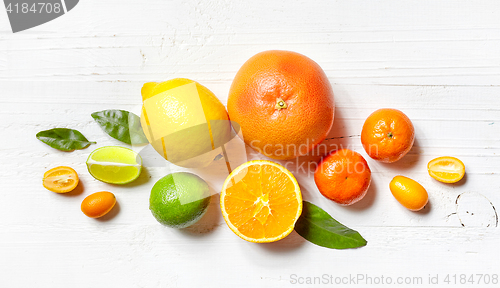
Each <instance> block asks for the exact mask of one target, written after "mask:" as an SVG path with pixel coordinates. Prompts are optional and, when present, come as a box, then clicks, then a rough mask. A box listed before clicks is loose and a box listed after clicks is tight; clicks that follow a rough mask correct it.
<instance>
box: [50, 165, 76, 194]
mask: <svg viewBox="0 0 500 288" xmlns="http://www.w3.org/2000/svg"><path fill="white" fill-rule="evenodd" d="M78 182H79V179H78V174H76V171H75V170H73V168H71V167H66V166H59V167H56V168H52V169H50V170H49V171H47V172H45V174H43V187H45V188H47V189H48V190H50V191H52V192H56V193H66V192H70V191H71V190H73V189H75V188H76V186H77V185H78Z"/></svg>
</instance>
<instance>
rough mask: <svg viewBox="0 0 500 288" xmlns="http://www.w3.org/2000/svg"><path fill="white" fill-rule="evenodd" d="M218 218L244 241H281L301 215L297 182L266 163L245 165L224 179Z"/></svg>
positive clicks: (288, 173) (300, 197)
mask: <svg viewBox="0 0 500 288" xmlns="http://www.w3.org/2000/svg"><path fill="white" fill-rule="evenodd" d="M220 205H221V210H222V216H223V217H224V220H225V221H226V223H227V225H228V226H229V228H230V229H231V230H232V231H233V232H234V233H235V234H236V235H238V236H239V237H241V238H242V239H244V240H247V241H250V242H255V243H265V242H274V241H277V240H280V239H283V238H285V237H286V236H287V235H288V234H290V233H291V232H292V230H293V228H294V227H295V222H296V221H297V219H298V218H299V216H300V213H302V194H301V193H300V188H299V184H298V183H297V180H296V179H295V177H294V176H293V175H292V173H291V172H290V171H288V170H287V169H286V168H285V167H283V166H281V165H279V164H277V163H274V162H271V161H267V160H255V161H250V162H246V163H244V164H242V165H240V166H239V167H238V168H236V169H235V170H234V171H233V172H232V173H231V174H230V175H229V176H228V177H227V179H226V181H225V182H224V185H223V187H222V192H221V195H220Z"/></svg>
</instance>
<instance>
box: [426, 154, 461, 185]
mask: <svg viewBox="0 0 500 288" xmlns="http://www.w3.org/2000/svg"><path fill="white" fill-rule="evenodd" d="M427 171H428V172H429V175H430V176H431V177H432V178H434V179H436V180H438V181H441V182H444V183H455V182H458V181H460V179H462V178H463V177H464V175H465V165H464V163H463V162H462V161H460V160H459V159H457V158H455V157H449V156H444V157H439V158H436V159H433V160H431V161H430V162H429V164H427Z"/></svg>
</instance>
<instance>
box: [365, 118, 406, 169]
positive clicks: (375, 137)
mask: <svg viewBox="0 0 500 288" xmlns="http://www.w3.org/2000/svg"><path fill="white" fill-rule="evenodd" d="M414 141H415V129H414V128H413V124H412V123H411V120H410V119H409V118H408V116H406V115H405V114H404V113H403V112H401V111H399V110H397V109H389V108H384V109H379V110H377V111H375V112H373V113H372V114H371V115H370V116H368V118H367V119H366V121H365V123H364V124H363V129H362V131H361V143H362V144H363V148H365V151H366V153H367V154H368V155H369V156H370V157H371V158H373V159H375V160H378V161H381V162H385V163H392V162H396V161H398V160H399V159H401V158H402V157H403V156H404V155H406V153H408V151H410V149H411V147H412V146H413V142H414Z"/></svg>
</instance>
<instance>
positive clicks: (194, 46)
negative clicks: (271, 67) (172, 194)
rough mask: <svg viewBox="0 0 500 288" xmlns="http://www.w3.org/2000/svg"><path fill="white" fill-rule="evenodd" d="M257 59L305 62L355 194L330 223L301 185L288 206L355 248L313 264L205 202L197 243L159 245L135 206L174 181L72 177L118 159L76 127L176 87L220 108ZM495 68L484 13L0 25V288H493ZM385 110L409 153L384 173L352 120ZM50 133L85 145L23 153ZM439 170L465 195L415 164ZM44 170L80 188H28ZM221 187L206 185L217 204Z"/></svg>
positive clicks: (321, 201) (95, 16) (381, 8)
mask: <svg viewBox="0 0 500 288" xmlns="http://www.w3.org/2000/svg"><path fill="white" fill-rule="evenodd" d="M269 49H283V50H292V51H296V52H299V53H302V54H304V55H306V56H308V57H310V58H312V59H313V60H315V61H316V62H317V63H319V64H320V65H321V66H322V67H323V69H324V70H325V72H326V74H327V75H328V77H329V79H330V81H331V83H332V86H333V89H334V92H335V102H336V105H337V109H336V115H335V124H334V128H333V130H332V132H331V133H330V137H340V136H352V137H346V138H339V139H333V140H329V141H330V142H329V143H330V144H332V145H333V144H341V145H344V146H349V147H350V148H352V149H354V150H356V151H358V152H360V153H362V155H364V156H365V157H366V158H367V160H368V163H369V165H370V167H371V169H372V172H373V180H372V186H371V189H370V191H369V194H368V195H367V196H366V198H365V199H363V200H362V201H361V202H359V203H358V204H356V205H354V206H352V207H347V208H346V207H340V206H338V205H336V204H335V203H333V202H331V201H329V200H327V199H325V198H323V197H322V196H321V195H320V194H319V192H318V190H317V188H316V186H315V184H314V181H313V179H312V178H311V175H308V174H307V173H301V172H300V171H295V175H296V177H297V178H298V180H299V182H300V184H301V186H302V187H303V190H304V191H303V194H304V199H305V200H308V201H311V202H313V203H315V204H316V205H319V206H321V207H322V208H324V209H325V210H326V211H327V212H328V213H330V214H331V215H332V216H333V217H334V218H336V219H337V220H339V221H340V222H342V223H344V224H345V225H347V226H349V227H351V228H353V229H356V230H357V231H359V232H360V233H361V234H362V235H363V236H364V237H365V238H366V239H367V241H368V245H367V246H366V247H363V248H360V249H354V250H329V249H326V248H322V247H318V246H315V245H313V244H311V243H309V242H307V241H305V240H303V239H302V238H301V237H300V236H299V235H298V234H297V233H295V232H293V233H292V234H291V235H290V236H288V237H287V238H285V239H284V240H282V241H278V242H276V243H272V244H253V243H248V242H245V241H243V240H241V239H240V238H238V237H237V236H236V235H234V234H233V233H232V232H231V231H230V230H229V229H228V227H227V226H226V224H225V223H224V220H223V219H222V217H221V215H220V209H219V207H218V195H214V196H213V197H214V199H212V200H213V201H212V204H211V206H210V210H209V212H208V214H207V215H206V216H205V217H204V218H203V219H202V221H201V222H200V223H199V224H197V225H195V227H192V228H189V229H186V230H182V231H181V230H175V229H170V228H167V227H163V226H161V225H160V224H159V223H157V222H156V220H155V219H154V218H153V216H152V215H151V213H150V211H149V209H148V204H149V202H148V201H149V192H150V189H151V187H152V186H153V184H154V183H155V182H156V180H158V179H159V178H161V177H162V176H164V175H166V174H167V173H168V171H171V170H172V169H173V168H172V167H170V168H166V167H161V165H156V164H155V163H156V162H155V161H154V159H153V158H154V157H151V158H147V157H145V159H144V161H145V168H146V169H145V170H146V171H145V172H144V173H143V174H142V175H141V177H140V179H139V180H138V181H137V182H135V183H133V184H130V185H125V186H111V185H107V184H105V183H101V182H99V181H97V180H95V179H94V178H93V177H92V176H90V175H89V174H88V172H87V169H86V167H85V160H86V158H87V156H88V154H89V153H90V152H91V151H92V150H93V149H95V148H97V147H101V146H107V145H121V146H126V145H125V144H122V143H120V142H118V141H116V140H114V139H112V138H110V137H109V136H107V135H106V134H105V133H104V132H103V131H102V130H101V129H100V127H99V126H98V124H97V123H95V122H94V121H93V119H92V118H91V117H90V114H91V113H92V112H95V111H100V110H105V109H125V110H129V111H134V112H139V109H140V105H141V96H140V88H141V87H142V84H143V83H144V82H148V81H162V80H167V79H171V78H175V77H187V78H190V79H193V80H196V81H199V82H200V83H202V84H203V85H205V86H207V87H208V88H209V89H211V90H212V91H213V92H214V93H215V94H216V95H217V96H218V97H219V99H220V100H221V101H222V103H224V104H225V103H226V101H227V94H228V90H229V87H230V84H231V81H232V78H233V76H234V75H235V73H236V71H237V70H238V68H239V67H240V66H241V65H242V64H243V62H244V61H246V60H247V59H248V58H249V57H250V56H252V55H254V54H255V53H257V52H260V51H264V50H269ZM499 52H500V3H499V2H498V1H496V0H489V1H465V0H461V1H457V0H453V1H452V0H449V1H430V0H418V1H416V0H415V1H385V0H379V1H359V0H354V1H274V0H273V1H269V0H266V1H262V0H256V1H229V0H206V1H180V0H177V1H164V0H150V1H123V0H121V1H118V0H108V1H96V0H86V1H80V3H79V4H78V6H77V7H75V8H74V9H73V10H72V11H70V12H69V13H68V14H67V15H64V16H62V17H60V18H57V19H55V20H54V21H51V22H49V23H46V24H43V25H41V26H38V27H35V28H33V29H30V30H26V31H24V32H19V33H16V34H13V33H12V31H11V30H10V26H9V22H8V18H7V14H6V13H4V12H0V93H1V94H0V95H1V96H0V97H1V98H0V103H1V104H0V105H1V106H0V107H1V108H0V128H1V133H2V136H1V139H2V145H1V146H0V159H1V161H0V286H1V287H294V286H308V285H305V284H303V285H299V284H300V283H301V282H304V283H306V282H307V281H308V280H311V281H314V280H315V281H316V285H309V287H312V286H320V287H329V286H337V287H340V286H341V285H336V283H335V282H336V281H344V282H345V281H348V285H343V286H356V287H373V286H374V284H372V285H369V283H370V282H369V281H370V279H367V278H368V277H371V279H372V280H371V281H372V282H373V283H377V282H379V283H380V282H381V281H384V282H383V283H388V279H389V278H390V281H391V282H392V285H388V284H379V285H377V287H379V286H380V287H384V286H394V283H397V282H401V281H402V282H403V284H401V285H399V287H402V286H404V287H406V286H412V285H409V284H408V283H414V284H419V285H414V287H426V286H429V277H433V279H432V281H435V280H438V281H439V285H430V286H432V287H442V286H448V287H499V286H500V284H498V282H496V283H497V284H496V285H495V284H493V283H495V282H494V279H495V277H498V276H494V275H498V274H500V252H499V251H500V249H499V248H498V245H499V240H500V229H499V228H498V227H497V223H496V221H497V220H496V218H495V217H496V215H495V211H494V210H493V208H492V205H493V206H498V205H500V177H499V173H500V157H499V156H500V155H499V154H500V53H499ZM383 107H392V108H397V109H400V110H402V111H403V112H405V113H406V114H407V115H408V116H409V117H410V119H412V121H413V124H414V126H415V129H416V142H415V146H414V147H413V149H412V150H411V151H410V153H409V154H408V155H407V156H406V157H404V158H403V159H402V160H401V161H399V162H397V163H394V164H390V165H386V164H380V163H377V162H375V161H374V160H372V159H370V158H369V157H368V156H366V153H365V152H364V150H363V149H362V147H361V143H360V137H359V134H360V131H361V126H362V124H363V121H364V119H366V117H367V116H368V115H369V114H370V113H371V112H372V111H374V110H376V109H378V108H383ZM53 127H68V128H73V129H77V130H79V131H81V132H82V133H83V134H84V135H85V136H87V138H88V139H89V140H92V141H97V144H96V145H92V146H91V147H89V148H87V149H85V150H81V151H75V152H71V153H64V152H60V151H57V150H55V149H52V148H50V147H48V146H46V145H45V144H43V143H41V142H40V141H38V140H37V139H36V138H35V134H36V133H37V132H39V131H41V130H46V129H50V128H53ZM249 152H251V151H249ZM151 155H153V154H151ZM444 155H450V156H455V157H458V158H460V159H461V160H462V161H463V162H464V163H465V165H466V171H467V173H466V179H465V180H463V181H461V182H460V183H458V184H455V185H447V184H442V183H439V182H437V181H435V180H433V179H432V178H430V177H429V176H428V174H427V171H426V165H427V162H428V161H429V160H431V159H433V158H435V157H438V156H444ZM258 157H261V156H258V155H254V153H250V154H249V158H253V159H255V158H258ZM146 158H147V159H146ZM59 165H67V166H71V167H73V168H74V169H76V171H77V172H78V173H79V175H80V177H81V182H82V184H83V185H82V186H83V189H80V190H79V191H77V192H75V193H70V194H69V195H60V194H55V193H52V192H49V191H47V190H46V189H44V188H43V187H42V175H43V173H44V172H45V171H46V170H48V169H50V168H52V167H55V166H59ZM199 172H200V173H201V174H203V173H202V172H203V171H199ZM195 173H197V172H196V171H195ZM398 174H402V175H406V176H408V177H411V178H413V179H415V180H417V181H419V182H420V183H421V184H422V185H423V186H424V187H426V189H427V191H428V192H429V199H430V204H429V205H428V206H427V207H426V209H425V210H424V211H423V212H420V213H414V212H410V211H408V210H406V209H405V208H403V207H402V206H401V205H399V204H398V203H397V202H396V200H395V199H394V198H393V196H392V195H391V193H390V191H389V188H388V184H389V182H390V180H391V179H392V177H394V176H395V175H398ZM223 180H224V179H207V182H209V184H210V185H211V187H212V188H214V189H215V190H217V189H219V188H220V187H221V184H222V181H223ZM102 190H108V191H111V192H113V193H114V194H115V195H116V197H117V199H118V203H119V205H118V207H116V208H115V209H114V210H113V212H112V213H111V214H110V215H107V216H105V217H104V218H103V219H101V220H95V219H90V218H87V217H86V216H84V215H83V213H82V212H81V211H80V203H81V201H82V200H83V198H85V197H86V196H87V195H89V194H91V193H93V192H97V191H102ZM462 193H465V194H462ZM459 195H462V197H458V196H459ZM457 198H459V199H458V204H456V201H457ZM460 198H461V199H462V200H461V199H460ZM490 202H491V204H490ZM467 212H468V213H467ZM457 213H458V214H457ZM472 214H474V215H472ZM459 216H460V217H459ZM462 224H464V225H465V226H462ZM488 225H489V227H486V226H488ZM477 274H484V276H483V279H479V276H478V275H477ZM454 275H455V276H454ZM462 275H465V276H462ZM471 275H473V278H472V280H474V284H472V283H471V282H469V280H470V279H471V278H470V276H471ZM487 275H488V276H487ZM436 276H437V277H438V278H437V279H436V278H435V277H436ZM446 276H448V280H449V282H448V283H446V282H444V281H445V279H446ZM308 277H310V278H308ZM314 277H316V279H314ZM361 277H363V278H365V280H364V281H362V280H360V278H361ZM382 277H383V279H382ZM463 277H466V280H467V281H464V280H462V278H463ZM487 277H489V283H490V284H489V285H486V284H484V283H485V281H486V280H487ZM352 279H355V282H352V281H353V280H352ZM496 279H497V281H498V278H496ZM318 280H321V283H318ZM358 280H359V281H358ZM461 280H462V282H465V284H461ZM479 280H481V283H480V284H478V281H479ZM404 282H406V283H407V284H408V285H407V284H404ZM455 282H456V284H455ZM294 283H295V284H294ZM367 283H368V284H367ZM420 283H421V284H420ZM327 284H328V285H327ZM396 287H398V286H396Z"/></svg>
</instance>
